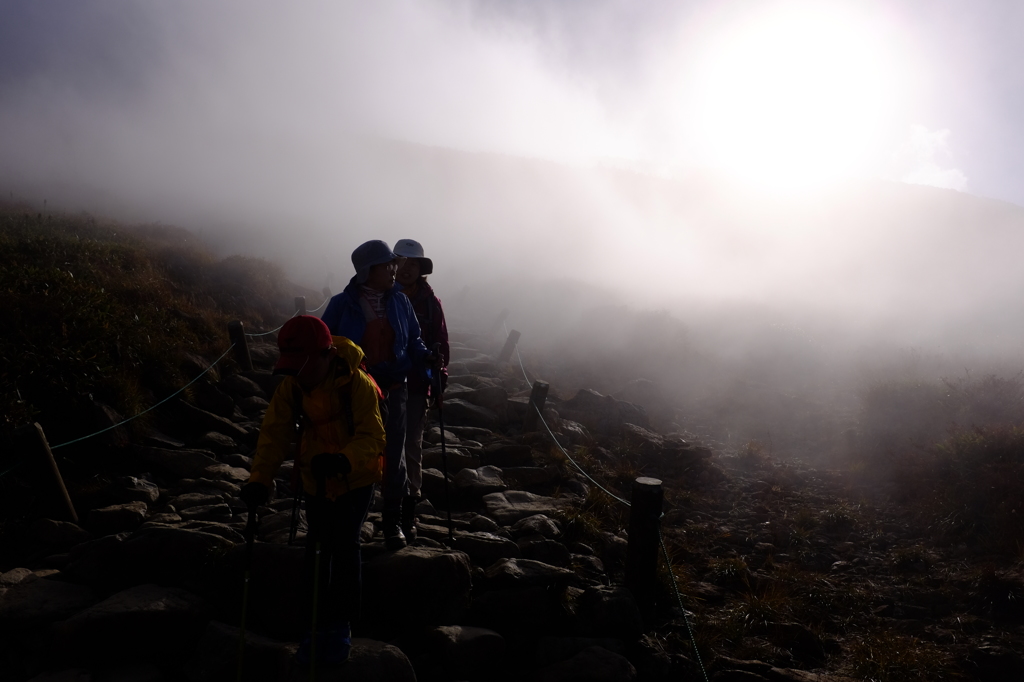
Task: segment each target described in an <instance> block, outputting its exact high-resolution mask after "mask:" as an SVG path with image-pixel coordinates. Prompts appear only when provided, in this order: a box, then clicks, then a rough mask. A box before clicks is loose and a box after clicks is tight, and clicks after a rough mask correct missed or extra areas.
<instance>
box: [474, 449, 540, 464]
mask: <svg viewBox="0 0 1024 682" xmlns="http://www.w3.org/2000/svg"><path fill="white" fill-rule="evenodd" d="M480 463H481V464H490V465H493V466H496V467H502V468H505V467H521V466H527V465H529V464H532V463H533V451H532V450H531V449H530V446H529V445H517V444H513V443H493V444H491V445H488V446H486V447H484V449H483V452H481V453H480Z"/></svg>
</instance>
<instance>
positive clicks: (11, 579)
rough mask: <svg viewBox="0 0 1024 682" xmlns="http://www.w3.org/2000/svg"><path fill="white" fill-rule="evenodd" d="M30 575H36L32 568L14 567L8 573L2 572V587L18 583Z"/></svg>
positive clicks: (0, 579) (0, 578)
mask: <svg viewBox="0 0 1024 682" xmlns="http://www.w3.org/2000/svg"><path fill="white" fill-rule="evenodd" d="M30 575H35V574H34V573H33V572H32V569H31V568H12V569H11V570H9V571H7V572H6V573H0V587H10V586H12V585H17V584H18V583H20V582H21V581H23V580H24V579H25V578H27V577H29V576H30Z"/></svg>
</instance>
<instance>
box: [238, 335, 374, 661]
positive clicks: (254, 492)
mask: <svg viewBox="0 0 1024 682" xmlns="http://www.w3.org/2000/svg"><path fill="white" fill-rule="evenodd" d="M277 343H278V347H279V348H280V351H281V358H280V360H278V362H277V365H276V366H275V367H274V372H275V373H277V374H286V375H288V376H286V377H285V379H284V381H282V382H281V384H280V385H279V386H278V387H277V390H276V391H275V392H274V395H273V397H271V399H270V405H269V407H268V408H267V413H266V416H265V417H264V418H263V425H262V427H261V428H260V438H259V442H258V444H257V446H256V456H255V458H254V459H253V462H252V470H251V473H250V476H249V482H248V483H247V484H246V485H245V486H243V487H242V490H241V492H240V493H239V496H240V497H241V498H242V500H243V501H244V502H245V503H246V504H247V505H248V506H250V507H259V506H261V505H263V504H265V503H266V502H267V500H268V498H269V491H270V486H271V485H272V483H273V480H274V475H275V474H276V473H277V470H278V467H280V466H281V463H282V462H283V461H284V460H285V459H287V458H288V457H289V456H291V443H292V442H294V441H295V438H296V436H297V435H299V434H301V438H300V441H301V442H300V446H299V453H298V456H297V457H296V466H298V467H299V472H300V474H301V477H302V486H303V489H304V491H305V494H306V521H307V525H308V528H309V532H308V534H307V535H306V560H305V584H306V587H307V590H306V592H307V595H308V599H305V600H304V601H305V603H306V604H308V605H309V607H310V608H312V605H313V599H314V595H316V597H317V612H318V615H317V620H318V622H319V623H322V624H323V625H322V626H319V625H318V626H317V633H318V634H317V639H316V653H317V659H318V660H319V661H321V662H324V663H341V662H342V661H344V660H345V659H347V658H348V654H349V650H350V649H351V630H350V623H351V621H352V620H353V619H355V618H356V617H357V616H358V613H359V600H360V594H361V591H362V575H361V562H362V557H361V555H360V554H361V553H360V546H359V531H360V529H361V528H362V525H363V522H364V521H365V520H366V513H367V511H368V510H369V507H370V502H371V501H372V500H373V491H374V485H375V484H376V483H379V482H380V480H381V474H382V469H383V456H382V452H383V450H384V425H383V422H382V421H381V415H380V411H379V409H378V397H379V390H378V388H377V385H376V384H375V383H374V382H373V380H372V379H370V377H369V376H368V375H367V374H366V373H365V372H363V371H362V370H361V369H359V363H360V362H361V361H362V359H363V352H362V351H361V350H360V349H359V347H358V346H357V345H355V344H354V343H352V342H351V341H349V340H348V339H346V338H345V337H341V336H331V333H330V331H329V330H328V329H327V325H325V324H324V323H323V322H322V321H321V320H320V319H319V318H316V317H313V316H310V315H301V316H298V317H293V318H292V319H290V320H289V321H288V322H287V323H286V324H285V325H284V326H283V327H282V328H281V331H280V332H279V333H278V337H277ZM296 424H299V427H298V430H299V434H297V433H296ZM318 556H319V562H320V565H319V567H317V565H316V564H317V557H318ZM315 576H319V584H315ZM312 637H313V633H310V634H309V635H307V636H306V637H305V638H304V639H303V641H302V642H301V643H300V646H299V651H298V653H297V654H296V656H297V658H298V659H299V662H300V663H303V664H308V663H309V657H310V649H311V643H312Z"/></svg>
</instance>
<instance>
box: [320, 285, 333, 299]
mask: <svg viewBox="0 0 1024 682" xmlns="http://www.w3.org/2000/svg"><path fill="white" fill-rule="evenodd" d="M320 293H322V294H323V295H324V300H325V301H326V300H327V299H329V298H330V297H331V288H330V287H324V288H323V291H321V292H320Z"/></svg>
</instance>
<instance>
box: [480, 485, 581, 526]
mask: <svg viewBox="0 0 1024 682" xmlns="http://www.w3.org/2000/svg"><path fill="white" fill-rule="evenodd" d="M483 503H484V509H485V513H486V514H487V515H488V516H490V517H491V518H492V519H494V520H495V521H497V522H498V523H499V524H500V525H502V526H507V525H510V524H513V523H515V522H516V521H518V520H520V519H524V518H526V517H527V516H533V515H534V514H545V515H554V514H556V513H558V512H559V511H560V510H562V509H564V508H566V507H567V506H568V504H569V502H568V500H564V499H559V498H554V497H543V496H541V495H534V494H533V493H528V492H525V491H522V490H506V491H505V492H503V493H491V494H489V495H484V497H483Z"/></svg>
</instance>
